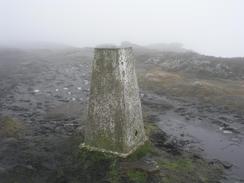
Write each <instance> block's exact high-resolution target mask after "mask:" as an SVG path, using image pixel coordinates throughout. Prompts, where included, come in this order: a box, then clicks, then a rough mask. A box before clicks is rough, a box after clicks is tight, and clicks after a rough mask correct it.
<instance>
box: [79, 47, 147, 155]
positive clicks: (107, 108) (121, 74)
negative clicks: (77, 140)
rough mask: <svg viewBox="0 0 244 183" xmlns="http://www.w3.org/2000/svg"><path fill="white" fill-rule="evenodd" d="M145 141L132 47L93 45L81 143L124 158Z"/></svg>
mask: <svg viewBox="0 0 244 183" xmlns="http://www.w3.org/2000/svg"><path fill="white" fill-rule="evenodd" d="M145 140H146V136H145V132H144V125H143V119H142V111H141V102H140V98H139V89H138V84H137V78H136V73H135V62H134V55H133V51H132V48H96V49H95V56H94V61H93V67H92V79H91V90H90V99H89V108H88V120H87V123H86V127H85V143H83V144H82V145H81V146H82V147H86V148H88V149H90V150H95V151H102V152H109V153H113V154H117V155H119V156H121V157H126V156H127V155H129V154H130V153H131V152H133V151H134V150H136V148H137V147H138V146H139V145H142V144H143V143H144V142H145Z"/></svg>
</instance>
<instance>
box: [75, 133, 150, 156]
mask: <svg viewBox="0 0 244 183" xmlns="http://www.w3.org/2000/svg"><path fill="white" fill-rule="evenodd" d="M147 140H148V138H147V137H146V138H145V139H144V140H142V141H141V142H140V143H139V144H137V145H136V146H134V147H133V149H131V150H130V151H129V152H128V153H120V152H116V151H110V150H107V149H103V148H98V147H94V146H90V145H88V144H85V143H82V144H80V145H79V148H80V149H86V150H88V151H98V152H102V153H107V154H112V155H115V156H118V157H121V158H126V157H128V156H129V155H130V154H132V153H133V152H135V151H136V150H137V149H138V147H140V146H142V145H144V144H145V142H146V141H147Z"/></svg>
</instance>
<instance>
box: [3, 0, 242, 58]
mask: <svg viewBox="0 0 244 183" xmlns="http://www.w3.org/2000/svg"><path fill="white" fill-rule="evenodd" d="M243 7H244V1H242V0H197V1H196V0H24V1H20V0H0V44H1V45H16V44H20V43H27V42H54V43H61V44H67V45H72V46H78V47H83V46H95V45H98V44H103V43H114V44H119V43H120V42H122V41H130V42H133V43H136V44H141V45H147V44H151V43H171V42H180V43H182V44H184V47H185V48H188V49H192V50H195V51H197V52H200V53H202V54H207V55H215V56H225V57H234V56H244V21H243V18H244V11H243Z"/></svg>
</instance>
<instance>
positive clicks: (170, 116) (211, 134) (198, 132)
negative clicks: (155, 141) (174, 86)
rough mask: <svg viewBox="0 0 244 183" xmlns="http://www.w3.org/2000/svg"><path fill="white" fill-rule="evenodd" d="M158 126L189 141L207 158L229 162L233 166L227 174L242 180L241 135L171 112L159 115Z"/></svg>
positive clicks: (243, 167) (243, 169)
mask: <svg viewBox="0 0 244 183" xmlns="http://www.w3.org/2000/svg"><path fill="white" fill-rule="evenodd" d="M158 126H159V127H160V128H161V129H162V130H163V131H165V132H166V133H168V134H170V135H173V136H175V137H177V138H180V139H183V140H189V141H190V142H192V143H191V145H193V146H194V147H197V148H199V149H202V150H203V152H202V153H203V155H205V156H206V157H207V158H209V159H218V160H221V161H227V162H229V163H230V164H232V165H233V166H232V168H231V169H230V171H229V172H228V174H230V175H234V176H238V177H240V178H241V179H244V142H243V139H244V137H243V135H241V134H236V133H233V132H231V131H227V130H221V129H220V128H219V127H218V126H217V125H213V124H211V123H210V122H209V121H204V120H198V119H196V120H186V119H185V118H184V117H182V116H180V115H178V114H176V113H175V112H173V111H168V112H166V113H165V114H162V115H160V121H159V122H158Z"/></svg>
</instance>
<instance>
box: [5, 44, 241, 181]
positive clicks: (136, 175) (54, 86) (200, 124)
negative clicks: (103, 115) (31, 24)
mask: <svg viewBox="0 0 244 183" xmlns="http://www.w3.org/2000/svg"><path fill="white" fill-rule="evenodd" d="M136 54H137V55H136V57H137V59H138V61H139V63H138V64H137V71H138V78H139V84H140V88H141V100H142V104H143V115H144V121H145V127H146V130H147V133H148V136H149V137H150V138H149V142H148V143H147V144H145V145H144V146H142V147H141V148H140V149H139V150H138V151H137V152H136V153H135V154H134V155H132V156H131V157H129V158H127V159H118V158H116V157H111V156H107V155H105V156H104V155H101V154H99V153H90V152H85V151H80V150H79V149H78V145H79V144H80V143H81V142H82V141H83V127H84V121H85V120H86V108H87V100H88V96H89V85H90V71H91V59H92V50H91V49H82V50H81V49H74V48H72V49H66V50H58V51H57V50H38V51H37V50H29V51H23V50H9V49H7V50H1V52H0V76H1V77H0V122H1V123H0V137H1V139H0V182H1V183H2V182H3V183H11V182H13V183H22V182H25V183H28V182H37V183H39V182H40V183H43V182H50V183H51V182H59V183H60V182H63V183H64V182H72V183H75V182H242V179H243V178H244V177H241V176H242V172H243V171H244V163H243V158H242V154H243V153H244V152H243V150H244V146H243V143H242V139H243V129H244V128H243V125H244V124H243V121H244V114H243V108H239V109H238V110H237V108H238V107H237V108H236V106H234V107H232V106H233V105H228V106H227V107H226V106H225V105H222V104H219V103H218V105H216V104H215V103H209V102H207V101H209V100H211V98H209V97H207V98H206V96H205V97H204V100H202V99H201V98H202V96H201V97H200V98H199V97H198V96H197V95H194V96H193V97H191V96H190V97H189V96H188V95H184V96H183V97H182V96H180V95H179V93H182V88H183V89H184V91H185V88H190V87H189V86H191V87H194V88H193V89H192V88H191V90H190V91H195V89H196V87H197V89H198V91H202V87H199V85H198V84H196V83H195V84H196V85H189V84H186V85H184V86H183V87H182V85H178V83H183V82H182V80H181V75H179V74H178V73H177V75H175V72H170V74H171V75H169V74H168V75H166V78H165V74H164V75H162V74H160V75H159V76H160V77H158V75H156V76H155V72H154V71H155V70H154V69H153V66H154V65H155V63H154V59H151V61H152V62H153V63H151V61H150V60H149V61H148V60H145V59H140V58H141V57H142V56H141V55H138V53H137V52H136ZM143 58H144V57H143ZM140 61H141V62H140ZM144 61H146V62H144ZM151 71H153V72H151ZM168 72H169V71H168V70H167V73H168ZM150 74H151V75H150ZM157 74H158V72H157ZM172 74H174V75H172ZM141 75H142V76H145V77H141ZM172 77H173V78H174V82H173V83H175V84H174V85H168V83H171V84H172V80H171V79H172ZM179 77H180V78H179ZM155 78H156V80H155ZM162 79H163V80H165V79H166V81H169V82H168V83H166V84H164V85H163V86H167V88H171V90H168V89H165V88H164V87H161V84H159V82H161V80H162ZM167 79H168V80H167ZM148 81H150V82H149V83H150V85H149V84H148ZM187 81H188V80H187ZM192 82H196V81H195V80H194V81H192ZM211 82H212V81H211ZM238 82H241V81H238ZM184 83H189V82H186V79H184ZM238 84H239V83H238ZM238 84H236V85H238ZM179 86H180V87H179ZM201 86H202V85H201ZM207 86H209V85H207ZM214 86H215V85H214ZM221 86H222V85H221ZM175 88H176V89H175ZM179 88H180V90H179ZM199 88H200V89H199ZM210 88H211V89H210V91H212V89H213V88H212V85H211V87H210ZM204 89H205V88H204ZM204 91H205V90H204ZM207 91H208V92H207V94H208V96H209V87H208V88H207ZM214 91H216V89H215V88H214ZM237 91H238V92H240V91H242V89H240V91H239V88H238V89H237V90H235V92H237ZM228 92H229V91H228ZM188 93H189V92H188ZM214 93H216V92H214ZM205 94H206V92H204V95H205ZM217 95H218V93H217ZM211 96H212V95H211ZM222 96H223V95H222ZM228 96H229V95H228ZM235 96H236V95H235ZM238 97H240V98H241V95H239V93H238ZM215 98H216V97H215ZM238 99H239V98H238ZM221 101H222V100H221ZM238 101H241V100H238ZM237 106H239V103H238V105H237ZM223 170H225V171H226V172H225V173H224V172H223ZM223 173H224V174H223Z"/></svg>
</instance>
